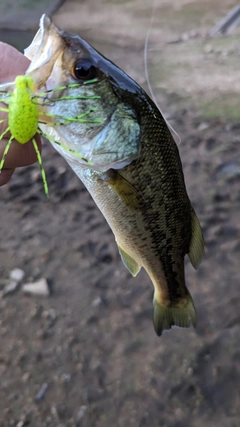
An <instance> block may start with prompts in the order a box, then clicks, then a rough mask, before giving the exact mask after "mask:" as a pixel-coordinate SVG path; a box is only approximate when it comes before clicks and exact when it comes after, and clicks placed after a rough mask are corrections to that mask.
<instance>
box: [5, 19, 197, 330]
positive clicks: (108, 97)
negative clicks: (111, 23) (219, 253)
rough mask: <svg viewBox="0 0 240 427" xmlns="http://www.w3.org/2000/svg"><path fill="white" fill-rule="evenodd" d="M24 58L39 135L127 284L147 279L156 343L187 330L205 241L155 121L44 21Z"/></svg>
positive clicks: (109, 73) (177, 164) (105, 65)
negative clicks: (78, 190) (110, 246)
mask: <svg viewBox="0 0 240 427" xmlns="http://www.w3.org/2000/svg"><path fill="white" fill-rule="evenodd" d="M25 55H26V56H27V57H28V58H29V59H30V60H31V64H30V66H29V68H28V70H27V71H26V73H25V74H26V76H29V77H30V78H31V79H32V80H31V81H33V82H34V97H35V99H36V100H38V99H39V100H40V101H39V104H40V105H39V108H40V109H41V115H42V117H44V116H45V120H43V119H42V120H41V121H40V122H39V128H40V129H41V132H42V133H43V135H44V136H46V137H47V138H48V139H49V140H50V142H51V143H52V145H53V147H54V148H55V149H56V150H57V151H58V152H59V153H60V155H61V156H62V157H64V158H65V160H66V161H67V163H68V164H69V165H70V167H71V168H72V169H73V171H74V172H75V173H76V174H77V176H78V177H79V178H80V180H81V181H82V182H83V184H84V185H85V187H86V188H87V190H88V191H89V193H90V195H91V196H92V198H93V199H94V201H95V202H96V204H97V206H98V208H99V209H100V211H101V212H102V214H103V215H104V217H105V219H106V221H107V222H108V224H109V226H110V228H111V229H112V231H113V234H114V236H115V240H116V244H117V246H118V250H119V254H120V256H121V259H122V261H123V264H124V265H125V266H126V268H127V269H128V270H129V272H130V273H131V275H132V276H134V277H135V276H137V274H138V273H139V271H140V270H141V268H143V269H144V270H145V271H146V272H147V274H148V275H149V277H150V279H151V282H152V284H153V287H154V296H153V325H154V329H155V332H156V334H157V335H158V336H160V335H161V334H162V332H163V331H164V330H168V329H171V327H172V326H174V325H176V326H179V327H186V328H188V327H190V326H194V327H195V326H196V309H195V306H194V302H193V299H192V297H191V295H190V292H189V291H188V289H187V286H186V283H185V272H184V259H185V255H188V257H189V259H190V262H191V264H192V266H193V267H194V268H197V266H198V265H199V263H200V262H201V260H202V257H203V254H204V240H203V234H202V229H201V225H200V222H199V219H198V218H197V215H196V213H195V211H194V208H193V207H192V204H191V201H190V199H189V197H188V194H187V190H186V185H185V180H184V175H183V168H182V163H181V159H180V155H179V150H178V147H177V145H176V143H175V141H174V138H173V136H172V134H171V132H170V130H169V128H168V126H167V124H166V122H165V120H164V118H163V116H162V114H161V112H160V111H159V109H158V108H157V106H156V105H155V103H154V102H153V101H152V99H151V98H150V97H149V96H148V95H147V93H146V92H145V91H144V90H143V89H142V88H141V87H140V86H139V85H138V84H137V83H136V82H135V81H134V80H133V79H132V78H131V77H129V76H128V75H127V74H126V73H125V72H124V71H123V70H121V69H120V68H119V67H117V66H116V65H115V64H114V63H113V62H111V61H110V60H109V59H107V58H106V57H104V56H103V55H102V54H101V53H100V52H98V51H97V50H96V49H94V47H93V46H91V45H90V44H89V43H87V42H86V41H85V40H84V39H83V38H81V37H80V36H79V35H75V34H71V33H69V32H67V31H65V30H61V29H59V28H58V27H56V26H55V25H54V24H53V23H52V21H51V19H50V18H49V17H48V16H46V15H43V16H42V18H41V20H40V28H39V30H38V32H37V34H36V36H35V37H34V39H33V41H32V43H31V45H30V46H29V47H28V48H27V49H26V50H25ZM11 87H12V86H11ZM43 94H44V96H43ZM85 114H86V115H87V117H86V122H84V120H82V121H81V122H79V121H78V120H77V118H78V117H80V116H81V117H83V116H84V115H85ZM56 118H57V121H56ZM70 118H71V120H70ZM77 152H79V153H81V156H80V157H78V156H76V155H75V154H76V153H77Z"/></svg>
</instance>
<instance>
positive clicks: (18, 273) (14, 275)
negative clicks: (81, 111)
mask: <svg viewBox="0 0 240 427" xmlns="http://www.w3.org/2000/svg"><path fill="white" fill-rule="evenodd" d="M24 276H25V272H24V271H23V270H21V268H14V269H13V270H12V271H10V274H9V278H10V279H11V280H14V281H15V282H21V280H22V279H23V278H24Z"/></svg>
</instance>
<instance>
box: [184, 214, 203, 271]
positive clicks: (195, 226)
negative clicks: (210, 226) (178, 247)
mask: <svg viewBox="0 0 240 427" xmlns="http://www.w3.org/2000/svg"><path fill="white" fill-rule="evenodd" d="M191 216H192V238H191V243H190V247H189V253H188V257H189V259H190V261H191V264H192V266H193V267H194V268H197V266H198V265H199V264H200V262H201V260H202V257H203V254H204V241H203V235H202V229H201V225H200V222H199V219H198V217H197V215H196V213H195V211H194V209H193V208H192V212H191Z"/></svg>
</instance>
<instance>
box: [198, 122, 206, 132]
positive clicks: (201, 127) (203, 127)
mask: <svg viewBox="0 0 240 427" xmlns="http://www.w3.org/2000/svg"><path fill="white" fill-rule="evenodd" d="M208 128H209V123H207V122H202V123H200V125H199V126H198V128H197V130H198V131H199V132H202V131H203V130H206V129H208Z"/></svg>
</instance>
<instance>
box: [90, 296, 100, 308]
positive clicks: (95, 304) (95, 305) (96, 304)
mask: <svg viewBox="0 0 240 427" xmlns="http://www.w3.org/2000/svg"><path fill="white" fill-rule="evenodd" d="M101 304H102V298H100V297H97V298H95V299H94V300H93V302H92V307H98V306H99V305H101Z"/></svg>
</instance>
